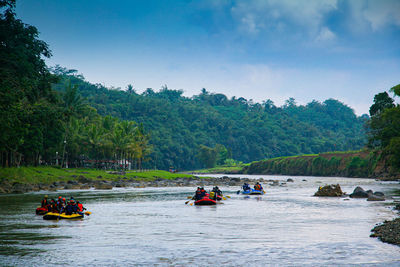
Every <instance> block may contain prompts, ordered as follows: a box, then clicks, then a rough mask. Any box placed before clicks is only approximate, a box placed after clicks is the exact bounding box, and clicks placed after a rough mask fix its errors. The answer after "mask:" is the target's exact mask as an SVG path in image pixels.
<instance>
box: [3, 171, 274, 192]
mask: <svg viewBox="0 0 400 267" xmlns="http://www.w3.org/2000/svg"><path fill="white" fill-rule="evenodd" d="M250 181H251V180H250V179H248V178H237V177H233V178H231V177H227V176H224V177H222V178H215V177H214V178H212V177H197V176H194V175H192V174H184V173H170V172H167V171H161V170H152V171H142V172H138V171H102V170H93V169H61V168H54V167H21V168H1V169H0V194H9V193H11V194H19V193H27V192H32V191H41V190H44V191H57V190H65V189H67V190H68V189H89V188H94V189H101V190H103V189H112V188H113V187H136V188H143V187H175V186H189V187H197V186H214V185H218V186H221V185H229V186H239V187H240V186H241V185H242V184H243V183H244V182H250ZM258 181H259V182H269V181H267V180H264V179H259V180H258Z"/></svg>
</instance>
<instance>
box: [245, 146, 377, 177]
mask: <svg viewBox="0 0 400 267" xmlns="http://www.w3.org/2000/svg"><path fill="white" fill-rule="evenodd" d="M379 159H380V156H379V154H377V153H367V152H366V151H360V152H349V153H324V154H319V155H303V156H294V157H281V158H274V159H269V160H262V161H258V162H253V163H251V164H250V165H248V166H245V167H244V168H243V170H242V171H243V172H244V173H248V174H285V175H304V176H340V177H371V176H374V174H375V171H376V169H375V167H376V164H377V162H378V161H379Z"/></svg>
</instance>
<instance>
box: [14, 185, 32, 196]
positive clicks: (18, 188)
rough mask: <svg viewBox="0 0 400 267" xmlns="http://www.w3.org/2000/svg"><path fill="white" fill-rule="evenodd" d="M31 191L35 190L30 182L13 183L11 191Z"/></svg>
mask: <svg viewBox="0 0 400 267" xmlns="http://www.w3.org/2000/svg"><path fill="white" fill-rule="evenodd" d="M29 191H33V186H32V185H30V184H21V183H13V185H12V188H11V193H14V194H21V193H26V192H29Z"/></svg>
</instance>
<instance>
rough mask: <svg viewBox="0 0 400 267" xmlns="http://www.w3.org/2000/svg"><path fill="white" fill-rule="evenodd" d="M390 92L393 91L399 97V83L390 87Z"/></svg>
mask: <svg viewBox="0 0 400 267" xmlns="http://www.w3.org/2000/svg"><path fill="white" fill-rule="evenodd" d="M390 92H392V93H394V94H395V95H396V96H399V97H400V84H398V85H396V86H393V87H392V88H390Z"/></svg>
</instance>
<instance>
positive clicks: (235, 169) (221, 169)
mask: <svg viewBox="0 0 400 267" xmlns="http://www.w3.org/2000/svg"><path fill="white" fill-rule="evenodd" d="M249 164H250V163H249ZM249 164H241V165H240V166H217V167H214V168H209V169H201V170H195V171H193V173H239V172H241V171H242V169H243V167H244V166H247V165H249Z"/></svg>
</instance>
